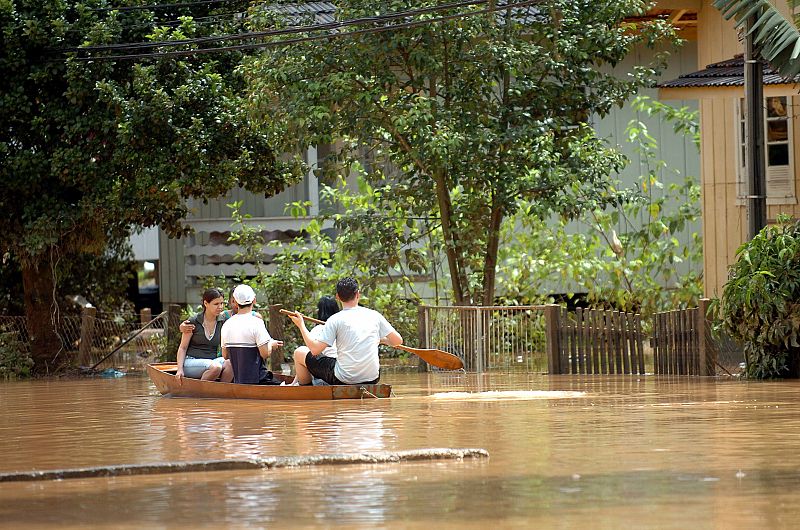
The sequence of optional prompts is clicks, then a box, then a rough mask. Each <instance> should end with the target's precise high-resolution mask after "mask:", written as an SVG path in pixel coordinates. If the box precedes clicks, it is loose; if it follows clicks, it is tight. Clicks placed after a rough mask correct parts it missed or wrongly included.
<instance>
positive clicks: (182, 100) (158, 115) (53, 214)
mask: <svg viewBox="0 0 800 530" xmlns="http://www.w3.org/2000/svg"><path fill="white" fill-rule="evenodd" d="M143 4H144V2H143ZM188 6H189V7H184V6H181V7H172V8H156V9H152V8H151V9H123V10H114V9H113V8H112V2H108V1H107V0H85V1H83V2H77V1H73V0H36V1H27V0H0V158H2V164H0V180H1V181H2V193H0V210H1V211H2V212H3V215H2V217H1V218H0V231H2V233H3V237H2V238H0V255H11V256H13V257H14V259H15V260H16V261H17V262H18V263H20V265H21V268H22V280H23V287H24V298H25V306H26V315H27V317H28V325H29V332H30V334H31V346H32V351H33V355H34V360H35V361H36V369H37V370H38V371H39V372H44V371H47V370H48V369H49V366H48V365H49V363H50V362H51V361H52V359H53V357H54V355H56V354H57V352H58V351H59V350H60V348H61V343H60V340H59V338H58V336H57V334H56V325H57V323H56V316H57V315H56V314H55V307H56V303H55V296H56V293H57V286H56V285H54V278H56V277H57V274H56V271H57V269H58V266H59V263H60V262H63V261H65V260H69V259H70V256H72V255H74V254H75V253H80V252H86V251H96V252H102V251H103V249H104V247H105V244H106V242H107V241H108V240H109V238H117V239H118V238H120V237H124V236H126V235H127V234H128V233H129V232H130V230H131V229H132V228H133V227H136V226H153V225H159V226H161V227H162V228H164V229H165V230H167V231H168V232H169V233H171V234H175V235H177V234H180V233H182V232H184V231H185V227H184V226H183V225H182V220H183V219H184V217H185V214H186V206H185V204H186V202H185V199H186V198H187V197H213V196H219V195H221V194H223V193H225V192H226V191H227V190H228V189H230V188H231V187H232V186H235V185H240V186H245V187H247V188H248V189H251V190H254V191H261V192H265V193H266V194H274V193H276V192H278V191H280V190H281V189H282V188H284V187H285V186H286V185H287V183H288V182H290V181H291V179H292V177H291V175H290V173H289V172H288V170H287V169H286V168H285V167H284V165H283V164H280V163H279V162H278V161H277V159H276V156H275V152H274V151H273V149H272V148H271V147H270V137H269V133H268V131H266V130H265V129H263V127H260V126H259V125H258V124H253V123H251V122H250V121H249V120H248V119H247V116H246V115H245V114H244V112H243V110H242V109H243V105H242V99H241V91H242V88H243V83H242V78H241V76H239V75H237V74H236V73H235V67H236V65H238V63H239V61H240V59H241V56H240V55H238V54H231V53H229V54H217V55H215V56H214V57H213V60H212V59H210V58H209V57H208V56H203V57H200V58H194V57H189V58H184V59H179V60H175V59H169V58H159V59H156V60H150V61H149V62H144V63H141V64H134V63H131V62H124V61H119V62H109V61H95V62H88V63H87V62H80V61H77V60H76V58H75V57H74V54H70V53H63V50H64V49H65V48H69V47H75V46H82V45H99V44H103V45H105V44H113V43H116V42H132V41H133V42H135V41H142V40H146V39H147V38H151V39H157V40H165V39H179V38H185V37H196V36H203V35H212V34H216V33H225V32H230V31H232V30H234V29H236V28H235V26H234V25H235V24H236V23H237V22H236V21H237V19H236V18H235V17H234V16H233V15H232V14H231V11H236V10H246V8H247V2H237V1H231V2H226V3H225V5H224V6H223V7H222V8H217V7H215V6H218V3H217V4H213V3H210V2H195V3H192V4H188ZM196 20H197V21H200V20H202V23H201V22H196Z"/></svg>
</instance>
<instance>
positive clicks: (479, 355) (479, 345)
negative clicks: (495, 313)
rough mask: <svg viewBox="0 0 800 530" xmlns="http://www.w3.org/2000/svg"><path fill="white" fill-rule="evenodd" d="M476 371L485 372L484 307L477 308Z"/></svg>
mask: <svg viewBox="0 0 800 530" xmlns="http://www.w3.org/2000/svg"><path fill="white" fill-rule="evenodd" d="M475 371H476V372H478V373H479V374H481V373H483V309H482V308H480V307H479V308H477V309H476V310H475Z"/></svg>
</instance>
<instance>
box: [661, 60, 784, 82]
mask: <svg viewBox="0 0 800 530" xmlns="http://www.w3.org/2000/svg"><path fill="white" fill-rule="evenodd" d="M763 72H764V84H765V85H782V84H786V83H795V82H798V79H787V78H785V77H783V76H782V75H780V74H778V73H777V72H776V71H775V70H773V69H772V67H771V66H769V65H768V64H766V63H765V64H764V68H763ZM743 85H744V57H742V56H741V55H737V56H736V57H734V58H732V59H727V60H725V61H720V62H718V63H713V64H709V65H708V66H706V67H705V69H703V70H699V71H697V72H692V73H690V74H683V75H682V76H680V77H679V78H677V79H673V80H671V81H665V82H664V83H659V84H658V87H659V88H696V87H726V86H743Z"/></svg>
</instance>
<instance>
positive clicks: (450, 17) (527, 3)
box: [59, 0, 543, 61]
mask: <svg viewBox="0 0 800 530" xmlns="http://www.w3.org/2000/svg"><path fill="white" fill-rule="evenodd" d="M542 1H543V0H527V1H521V2H515V3H513V4H506V5H503V6H496V7H493V8H492V7H490V8H486V9H481V10H477V11H470V12H467V13H458V14H454V15H447V16H440V17H435V18H430V19H426V20H418V21H412V22H406V23H401V24H393V25H390V26H381V27H377V28H367V29H361V30H355V31H348V32H342V33H331V34H324V35H316V36H308V37H298V38H293V39H284V40H278V41H271V42H260V43H253V44H241V45H235V46H220V47H217V48H200V49H195V50H180V51H168V52H157V53H142V54H130V55H100V56H92V57H75V58H74V59H75V60H77V61H115V60H135V59H140V58H141V59H144V58H155V57H181V56H183V57H186V56H191V55H200V54H206V53H216V52H229V51H247V50H254V49H258V48H267V47H271V46H284V45H289V44H298V43H302V42H312V41H317V40H323V39H334V38H341V37H350V36H356V35H366V34H372V33H383V32H386V31H394V30H398V29H407V28H413V27H418V26H422V25H432V24H435V23H438V22H446V21H449V20H455V19H459V18H466V17H469V16H475V15H483V14H488V13H493V12H496V11H503V10H508V9H514V8H521V7H528V6H533V5H537V4H540V3H541V2H542ZM484 3H485V0H484ZM337 24H345V23H337ZM347 25H352V24H347ZM325 26H328V25H326V24H320V25H318V27H311V26H307V27H299V28H292V29H288V28H287V29H284V30H274V31H269V32H260V34H259V36H258V37H253V36H245V37H242V39H244V38H265V37H270V36H279V35H291V34H297V33H308V32H311V31H320V30H321V29H326V28H325ZM342 27H344V26H342ZM219 40H226V39H219ZM168 42H169V43H170V44H172V43H175V42H177V41H168ZM194 42H195V41H194V40H192V41H187V42H181V43H180V44H192V43H194ZM95 49H96V48H77V49H67V50H59V51H62V52H83V51H94V50H95ZM123 49H129V48H123Z"/></svg>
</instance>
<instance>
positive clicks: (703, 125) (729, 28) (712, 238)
mask: <svg viewBox="0 0 800 530" xmlns="http://www.w3.org/2000/svg"><path fill="white" fill-rule="evenodd" d="M772 3H773V4H774V5H775V6H776V7H777V8H778V9H779V10H781V11H782V12H783V13H784V15H786V16H787V17H788V16H789V15H790V13H789V9H788V7H787V3H786V2H783V1H773V2H772ZM658 6H659V7H669V8H671V9H676V10H684V9H685V10H689V11H692V12H695V13H696V20H697V28H696V49H697V64H698V65H700V66H699V69H698V70H697V71H695V72H691V73H687V74H683V75H681V76H679V77H677V78H676V79H672V80H670V81H666V82H663V83H661V84H660V89H659V96H660V98H661V99H667V100H669V99H682V100H685V99H694V100H697V101H698V102H699V108H700V134H701V145H700V158H701V170H700V176H701V186H702V207H703V241H704V252H703V254H704V264H703V270H704V280H705V294H706V296H709V297H716V296H719V295H720V294H721V292H722V287H723V285H724V284H725V282H726V281H727V270H728V266H729V265H730V264H732V263H733V262H734V261H735V260H736V250H737V249H738V248H739V246H740V245H741V244H742V243H743V242H744V241H745V240H746V238H747V229H748V228H747V227H748V225H747V212H746V204H745V197H746V195H747V186H746V178H745V171H744V154H743V150H744V122H743V118H742V114H743V113H742V106H743V97H744V77H743V59H742V53H743V43H742V42H741V41H740V35H739V32H738V31H737V30H736V29H735V28H734V22H733V21H727V20H724V19H723V17H722V14H721V13H720V11H718V10H717V9H716V8H715V7H714V6H713V5H712V2H711V0H694V1H690V0H667V1H661V2H659V3H658ZM798 102H800V99H798V87H797V85H796V84H793V83H787V82H785V80H783V79H782V78H781V77H780V76H778V75H777V74H775V72H774V71H772V70H771V69H770V68H769V67H767V66H765V67H764V105H765V125H764V127H765V146H764V149H765V160H766V173H767V218H768V222H774V220H775V218H776V216H777V215H778V214H779V213H788V214H792V215H794V216H798V215H800V208H798V203H797V196H798V167H797V166H796V160H797V157H796V156H795V153H796V152H798V149H800V138H798V134H796V133H795V132H794V129H795V128H796V122H795V116H794V112H795V111H794V108H795V106H796V105H797V104H798ZM798 133H799V134H800V131H798Z"/></svg>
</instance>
